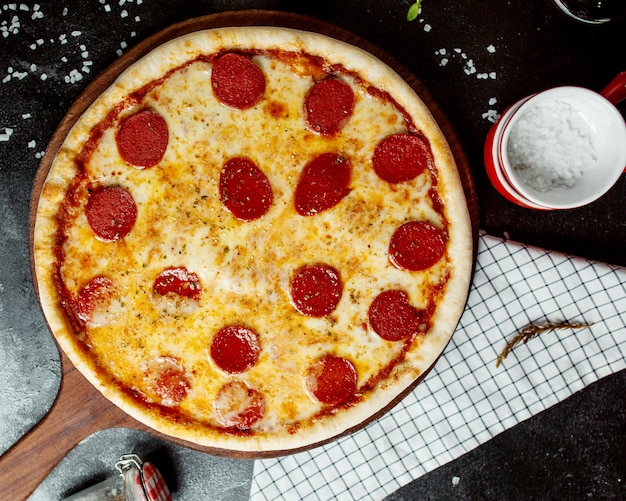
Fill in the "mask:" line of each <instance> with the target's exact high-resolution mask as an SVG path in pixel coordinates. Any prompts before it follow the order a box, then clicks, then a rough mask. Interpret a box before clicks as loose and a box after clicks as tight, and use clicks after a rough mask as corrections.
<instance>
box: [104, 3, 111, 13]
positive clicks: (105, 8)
mask: <svg viewBox="0 0 626 501" xmlns="http://www.w3.org/2000/svg"><path fill="white" fill-rule="evenodd" d="M104 12H111V6H110V5H109V4H106V5H105V6H104Z"/></svg>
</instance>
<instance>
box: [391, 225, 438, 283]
mask: <svg viewBox="0 0 626 501" xmlns="http://www.w3.org/2000/svg"><path fill="white" fill-rule="evenodd" d="M445 251H446V236H445V235H444V233H443V232H442V231H441V230H440V229H438V228H436V227H435V226H433V225H432V224H430V223H427V222H425V221H409V222H408V223H404V224H403V225H402V226H400V227H399V228H398V229H396V231H395V232H394V233H393V235H392V237H391V242H390V243H389V260H390V261H391V263H392V264H393V265H394V266H395V267H396V268H399V269H404V270H409V271H420V270H425V269H427V268H430V267H431V266H433V265H434V264H435V263H437V261H439V260H440V259H441V257H442V256H443V254H444V253H445Z"/></svg>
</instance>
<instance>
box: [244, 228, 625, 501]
mask: <svg viewBox="0 0 626 501" xmlns="http://www.w3.org/2000/svg"><path fill="white" fill-rule="evenodd" d="M541 321H550V322H559V321H581V322H587V323H593V325H592V326H591V327H590V328H584V329H576V330H572V329H569V330H560V331H555V332H550V333H544V334H541V335H540V336H538V337H536V338H534V339H532V340H530V341H529V342H528V343H527V344H520V345H518V346H517V347H515V348H514V349H513V351H512V353H511V354H509V356H508V357H507V358H506V359H505V360H504V361H503V363H502V365H500V367H498V368H496V359H497V357H498V354H499V353H500V352H501V351H502V349H503V348H504V347H505V346H506V344H507V341H508V340H510V339H511V338H512V337H514V336H515V335H516V333H517V331H518V330H519V329H521V328H523V327H525V326H526V325H528V324H530V323H536V322H541ZM625 367H626V269H624V268H620V267H615V266H609V265H606V264H602V263H596V262H591V261H589V260H585V259H581V258H572V257H568V256H565V255H562V254H559V253H554V252H546V251H545V250H542V249H537V248H533V247H528V246H525V245H521V244H518V243H514V242H510V241H503V240H500V239H496V238H494V237H491V236H487V235H481V237H480V241H479V248H478V260H477V265H476V272H475V276H474V280H473V284H472V287H471V290H470V294H469V299H468V304H467V307H466V309H465V312H464V314H463V316H462V318H461V321H460V323H459V327H458V328H457V331H456V332H455V334H454V336H453V338H452V341H451V343H450V345H448V347H447V348H446V351H445V353H444V355H443V356H442V357H441V358H440V360H439V362H438V363H437V365H436V366H435V368H434V369H433V370H432V371H431V373H430V374H429V375H428V376H427V377H426V379H425V380H424V381H423V382H422V383H421V384H420V385H418V386H417V388H416V389H415V390H414V391H413V392H412V393H411V394H409V395H408V396H407V397H406V398H405V399H404V400H403V401H402V402H401V403H400V404H398V405H397V406H396V407H395V408H394V409H393V410H392V411H391V412H389V413H388V414H386V415H385V416H383V417H382V418H381V419H379V420H378V421H376V422H374V423H372V424H370V425H369V426H368V427H366V428H365V429H363V430H361V431H359V432H357V433H355V434H353V435H351V436H348V437H345V438H342V439H340V440H338V441H336V442H334V443H331V444H329V445H326V446H324V447H319V448H316V449H313V450H311V451H308V452H304V453H300V454H296V455H292V456H287V457H283V458H278V459H267V460H259V461H255V464H254V477H253V481H252V488H251V495H250V498H251V500H252V501H261V500H265V499H272V500H274V499H289V500H292V499H302V500H311V501H312V500H324V501H326V500H330V499H359V500H361V499H362V500H368V499H369V500H379V499H382V498H383V497H385V496H386V495H388V494H390V493H392V492H394V491H395V490H397V489H398V488H400V487H401V486H403V485H405V484H407V483H409V482H410V481H412V480H414V479H416V478H418V477H420V476H421V475H423V474H425V473H427V472H429V471H431V470H433V469H435V468H437V467H438V466H440V465H443V464H445V463H447V462H449V461H451V460H453V459H455V458H457V457H459V456H461V455H462V454H464V453H466V452H468V451H470V450H472V449H473V448H475V447H477V446H478V445H480V444H481V443H483V442H486V441H487V440H489V439H490V438H492V437H494V436H495V435H497V434H498V433H500V432H502V431H504V430H506V429H507V428H510V427H512V426H514V425H515V424H517V423H519V422H520V421H523V420H525V419H527V418H529V417H530V416H532V415H534V414H537V413H539V412H541V411H543V410H544V409H547V408H548V407H550V406H552V405H554V404H556V403H557V402H559V401H561V400H563V399H565V398H567V397H568V396H570V395H571V394H572V393H574V392H576V391H578V390H580V389H582V388H584V387H585V386H587V385H588V384H590V383H592V382H594V381H596V380H598V379H600V378H602V377H604V376H607V375H609V374H611V373H614V372H617V371H619V370H622V369H624V368H625Z"/></svg>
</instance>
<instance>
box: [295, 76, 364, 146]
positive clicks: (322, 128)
mask: <svg viewBox="0 0 626 501" xmlns="http://www.w3.org/2000/svg"><path fill="white" fill-rule="evenodd" d="M353 111H354V92H353V91H352V89H351V88H350V86H349V85H348V84H347V83H345V82H343V81H342V80H339V79H337V78H328V79H326V80H322V81H321V82H318V83H316V84H315V85H313V87H311V89H310V90H309V92H308V93H307V95H306V96H305V98H304V116H305V121H306V125H307V127H308V128H309V130H311V131H313V132H317V133H318V134H322V135H324V136H332V135H334V134H336V133H337V132H339V130H340V129H342V128H343V127H344V125H345V124H346V123H347V122H348V120H349V119H350V117H351V116H352V112H353Z"/></svg>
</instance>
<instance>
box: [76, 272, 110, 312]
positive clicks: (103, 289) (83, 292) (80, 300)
mask: <svg viewBox="0 0 626 501" xmlns="http://www.w3.org/2000/svg"><path fill="white" fill-rule="evenodd" d="M114 291H115V284H114V283H113V281H112V280H111V279H110V278H107V277H104V276H97V277H94V278H92V279H91V280H90V281H89V282H87V283H86V284H85V285H84V286H83V287H82V288H81V289H80V290H79V291H78V294H77V295H76V298H75V299H74V311H75V312H76V316H77V317H78V320H79V321H80V322H82V323H86V322H88V321H89V320H90V319H91V314H92V313H93V311H94V309H95V308H96V306H97V305H98V304H99V303H102V302H104V301H106V300H107V299H109V298H110V297H111V296H112V295H113V292H114Z"/></svg>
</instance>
